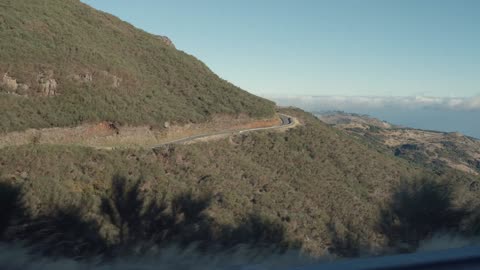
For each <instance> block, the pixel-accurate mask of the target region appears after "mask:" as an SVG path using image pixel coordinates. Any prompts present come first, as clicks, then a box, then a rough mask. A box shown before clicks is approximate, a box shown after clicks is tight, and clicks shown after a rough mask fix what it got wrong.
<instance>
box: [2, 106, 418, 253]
mask: <svg viewBox="0 0 480 270" xmlns="http://www.w3.org/2000/svg"><path fill="white" fill-rule="evenodd" d="M287 112H288V113H290V114H293V115H296V116H297V117H300V119H303V121H304V124H305V126H304V127H299V128H296V129H292V130H289V131H288V132H286V133H279V132H258V133H251V134H248V135H237V136H234V137H232V138H231V139H224V140H220V141H213V142H208V143H199V144H192V145H186V146H171V147H165V148H161V149H157V150H155V151H146V150H138V151H136V150H122V151H121V150H116V151H101V150H93V149H89V148H78V147H63V146H62V147H61V146H25V147H19V148H17V147H15V148H6V149H2V150H0V157H1V158H0V164H1V166H0V171H1V172H2V173H3V174H2V177H3V179H4V180H5V181H7V182H13V183H17V184H21V185H22V190H23V192H24V193H25V194H26V196H25V198H24V200H25V201H24V202H25V203H26V205H27V208H28V211H29V212H32V213H33V215H34V216H36V215H42V214H43V215H44V214H46V213H49V212H50V211H52V209H57V208H58V207H59V206H60V207H65V206H71V205H77V206H79V205H81V206H82V209H83V210H84V211H86V213H85V214H84V216H83V217H82V218H86V217H90V218H94V219H99V218H100V217H101V215H100V216H99V214H98V212H99V211H100V210H99V209H101V207H100V204H101V201H102V199H101V198H102V196H105V194H108V193H109V192H111V183H112V182H111V180H112V179H113V178H115V176H116V175H118V176H120V177H125V178H127V179H129V180H131V181H134V180H138V179H140V181H141V184H140V186H141V187H142V188H141V190H142V194H143V193H144V192H146V193H148V194H150V195H148V196H153V195H151V194H157V195H156V196H166V198H168V200H173V198H176V197H177V196H180V195H181V194H185V193H189V194H194V197H200V198H203V197H206V198H209V199H210V200H211V204H210V205H209V206H208V207H206V212H202V214H206V215H207V216H208V219H207V220H209V222H210V223H212V224H214V225H212V226H213V230H214V232H215V233H216V234H218V233H219V232H218V230H219V228H221V227H222V226H232V227H234V228H235V227H236V226H239V224H242V222H244V221H245V220H248V218H249V215H252V214H254V215H255V216H259V217H261V218H262V219H263V220H267V221H268V222H270V223H269V224H277V225H272V226H274V227H273V228H276V227H275V226H278V227H279V228H282V230H284V231H282V232H284V233H283V234H282V238H281V240H282V243H285V244H290V245H293V244H295V243H296V244H295V245H298V244H299V245H301V246H302V247H303V249H304V250H306V251H308V252H309V253H311V254H317V255H319V254H322V253H323V252H325V251H326V249H327V248H330V249H332V252H334V253H337V254H343V255H353V254H355V250H357V248H360V247H364V248H365V249H367V250H368V249H370V248H372V249H373V248H380V247H383V246H384V243H385V237H384V236H383V235H382V234H381V233H380V232H379V231H378V230H377V229H376V224H377V222H378V221H379V215H380V211H381V207H382V205H385V204H386V202H387V201H388V198H389V194H391V193H392V192H393V191H394V190H395V187H396V186H397V184H398V183H400V181H401V179H402V178H409V179H412V178H414V177H415V176H417V175H419V174H422V170H421V169H419V168H412V167H411V166H409V165H408V164H407V163H406V162H404V161H402V160H401V159H397V158H394V157H388V156H386V155H384V154H382V153H379V152H377V151H375V150H373V149H369V148H368V147H366V146H363V145H361V144H359V143H357V142H355V140H354V139H352V138H350V137H348V135H346V134H343V133H342V132H339V131H335V130H334V129H332V128H330V127H328V126H326V125H325V124H322V123H321V122H320V121H319V120H316V119H315V118H314V117H313V116H311V115H309V114H305V113H302V112H299V111H287ZM219 157H221V158H219ZM168 200H167V201H168ZM85 202H88V203H85ZM135 212H138V211H135ZM99 220H100V221H101V220H102V218H100V219H99ZM196 222H200V221H199V220H197V221H196ZM110 223H111V221H103V222H99V224H102V225H101V227H102V228H103V229H102V232H103V233H105V234H107V235H108V231H111V232H110V234H112V235H115V234H116V233H115V232H116V231H117V229H115V228H114V227H112V226H111V225H108V224H110ZM215 233H214V234H215ZM271 233H272V232H270V231H267V234H268V235H269V234H271ZM80 234H81V233H80ZM252 235H256V236H258V235H259V233H257V234H255V233H252V234H248V233H246V234H245V235H244V237H245V239H249V238H248V237H249V236H252ZM260 235H262V234H261V233H260ZM196 236H198V235H196ZM200 236H203V234H201V235H200ZM240 236H241V235H240ZM102 237H107V236H106V235H104V236H102ZM262 237H263V236H262ZM224 238H225V237H222V239H224ZM194 239H195V240H201V239H203V238H200V239H196V238H194ZM213 239H215V238H214V237H213ZM222 239H217V240H216V241H220V242H221V241H222ZM262 239H263V238H262ZM266 240H268V241H274V240H275V241H277V240H278V239H277V238H275V237H271V238H268V237H267V238H266ZM112 241H114V240H112ZM349 241H352V243H350V242H349ZM274 243H276V242H274Z"/></svg>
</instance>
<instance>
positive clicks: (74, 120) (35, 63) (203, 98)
mask: <svg viewBox="0 0 480 270" xmlns="http://www.w3.org/2000/svg"><path fill="white" fill-rule="evenodd" d="M0 59H1V61H0V108H1V109H2V114H1V115H0V132H5V131H13V130H24V129H28V128H44V127H52V126H74V125H78V124H80V123H83V122H93V121H100V120H107V121H118V122H120V123H123V124H132V125H140V124H145V125H152V126H161V125H163V123H164V122H165V121H170V122H182V123H186V122H202V121H207V120H209V119H210V117H211V116H212V115H214V114H217V113H220V114H240V113H245V114H248V115H250V116H252V117H269V116H272V115H273V113H274V104H273V102H270V101H268V100H265V99H263V98H259V97H256V96H253V95H251V94H249V93H247V92H245V91H243V90H241V89H239V88H238V87H236V86H234V85H232V84H230V83H228V82H226V81H224V80H222V79H221V78H219V77H218V76H217V75H215V74H214V73H213V72H212V71H211V70H209V69H208V67H206V66H205V65H204V64H203V63H202V62H200V61H198V60H197V59H195V58H194V57H193V56H190V55H188V54H186V53H184V52H181V51H178V50H176V49H175V48H173V47H169V46H168V45H166V44H165V43H164V42H163V41H162V40H160V39H159V38H157V37H155V36H154V35H150V34H148V33H145V32H143V31H141V30H139V29H136V28H134V27H133V26H131V25H129V24H127V23H125V22H122V21H120V20H119V19H117V18H115V17H113V16H110V15H107V14H104V13H101V12H98V11H95V10H93V9H92V8H90V7H87V6H86V5H84V4H82V3H81V2H80V1H77V0H41V1H35V2H31V1H26V0H14V1H12V0H7V1H3V2H2V9H0ZM5 73H8V76H10V77H12V78H15V79H16V80H17V82H18V83H22V84H28V85H29V86H30V89H29V90H28V91H30V92H29V93H30V97H29V98H25V97H21V96H17V95H11V94H6V92H10V91H12V90H11V89H7V87H6V86H2V83H1V82H2V79H3V76H4V74H5ZM40 73H43V74H50V76H52V78H54V79H55V80H56V81H57V83H58V89H57V92H58V95H57V96H55V97H49V98H46V97H40V96H38V94H37V92H38V87H39V86H38V80H39V79H38V76H39V74H40ZM105 74H107V75H105ZM87 75H88V76H91V77H90V78H91V80H88V81H81V80H80V81H78V80H75V79H73V78H74V77H75V76H80V77H81V76H87ZM113 76H116V77H118V78H120V80H121V81H120V83H119V86H118V87H112V83H111V80H112V79H111V78H113ZM32 96H33V97H32Z"/></svg>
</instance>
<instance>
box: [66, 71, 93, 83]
mask: <svg viewBox="0 0 480 270" xmlns="http://www.w3.org/2000/svg"><path fill="white" fill-rule="evenodd" d="M71 78H73V80H75V81H77V82H83V83H89V82H92V81H93V74H91V73H83V74H75V75H73V76H71Z"/></svg>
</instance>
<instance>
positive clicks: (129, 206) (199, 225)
mask: <svg viewBox="0 0 480 270" xmlns="http://www.w3.org/2000/svg"><path fill="white" fill-rule="evenodd" d="M141 183H142V181H140V180H137V181H128V180H127V179H126V178H124V177H121V176H115V177H114V178H113V179H112V186H111V189H110V190H109V194H108V195H106V196H104V197H103V198H101V203H100V208H99V209H87V208H85V205H86V204H85V203H82V202H80V203H78V204H72V205H69V206H62V207H60V206H56V207H52V208H50V209H49V210H48V211H45V212H43V213H39V214H36V215H35V214H32V213H31V212H30V209H28V207H27V206H26V205H25V204H24V198H22V196H23V195H22V187H21V186H15V185H12V184H6V183H2V184H1V185H0V193H1V194H2V195H3V194H8V196H6V197H2V206H1V207H2V209H1V215H2V216H1V220H2V224H1V225H2V227H1V230H2V231H0V233H1V239H2V241H3V242H4V243H21V244H22V245H24V246H26V247H30V248H31V251H32V252H33V253H37V254H40V255H43V256H49V257H67V258H72V259H76V260H81V259H89V258H94V257H97V258H98V257H99V256H100V257H103V258H104V259H107V260H108V259H112V258H115V257H120V256H132V255H135V254H137V255H144V254H146V253H148V252H149V251H150V250H152V249H153V248H162V247H164V248H167V247H171V246H173V245H175V246H178V247H180V248H183V249H186V248H191V247H192V246H195V247H196V250H198V251H201V252H210V253H211V252H223V251H224V250H228V249H231V248H233V247H237V246H240V245H243V246H246V247H251V248H255V249H256V250H262V249H264V250H269V251H270V252H274V251H276V252H284V251H286V250H287V249H289V248H292V249H293V248H297V249H298V248H299V247H300V246H299V243H290V242H287V241H286V240H285V235H284V234H285V229H284V228H283V226H282V225H281V224H278V223H276V222H274V221H270V220H268V219H265V218H263V217H260V216H258V215H256V214H255V213H252V214H251V215H249V216H248V217H247V218H246V219H244V220H242V222H240V223H239V224H238V225H236V226H229V225H224V224H217V223H215V221H214V220H212V219H211V218H210V217H209V216H208V215H207V214H206V210H207V208H208V207H209V204H210V201H211V197H207V196H200V197H197V196H195V195H193V194H191V193H185V194H180V195H178V196H176V197H174V198H172V199H170V200H167V199H166V198H164V197H160V198H158V197H155V196H153V195H152V194H147V193H145V192H143V191H141V188H140V185H141ZM88 211H91V212H90V213H89V212H88Z"/></svg>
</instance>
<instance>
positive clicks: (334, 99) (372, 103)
mask: <svg viewBox="0 0 480 270" xmlns="http://www.w3.org/2000/svg"><path fill="white" fill-rule="evenodd" d="M273 100H275V101H276V102H277V103H278V104H279V105H282V106H297V107H301V108H304V109H306V110H320V109H321V110H352V109H358V108H360V109H381V108H402V109H421V108H430V109H439V110H458V111H477V110H478V111H480V96H475V97H461V98H459V97H454V98H449V97H428V96H410V97H368V96H356V97H347V96H294V97H280V98H273Z"/></svg>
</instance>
